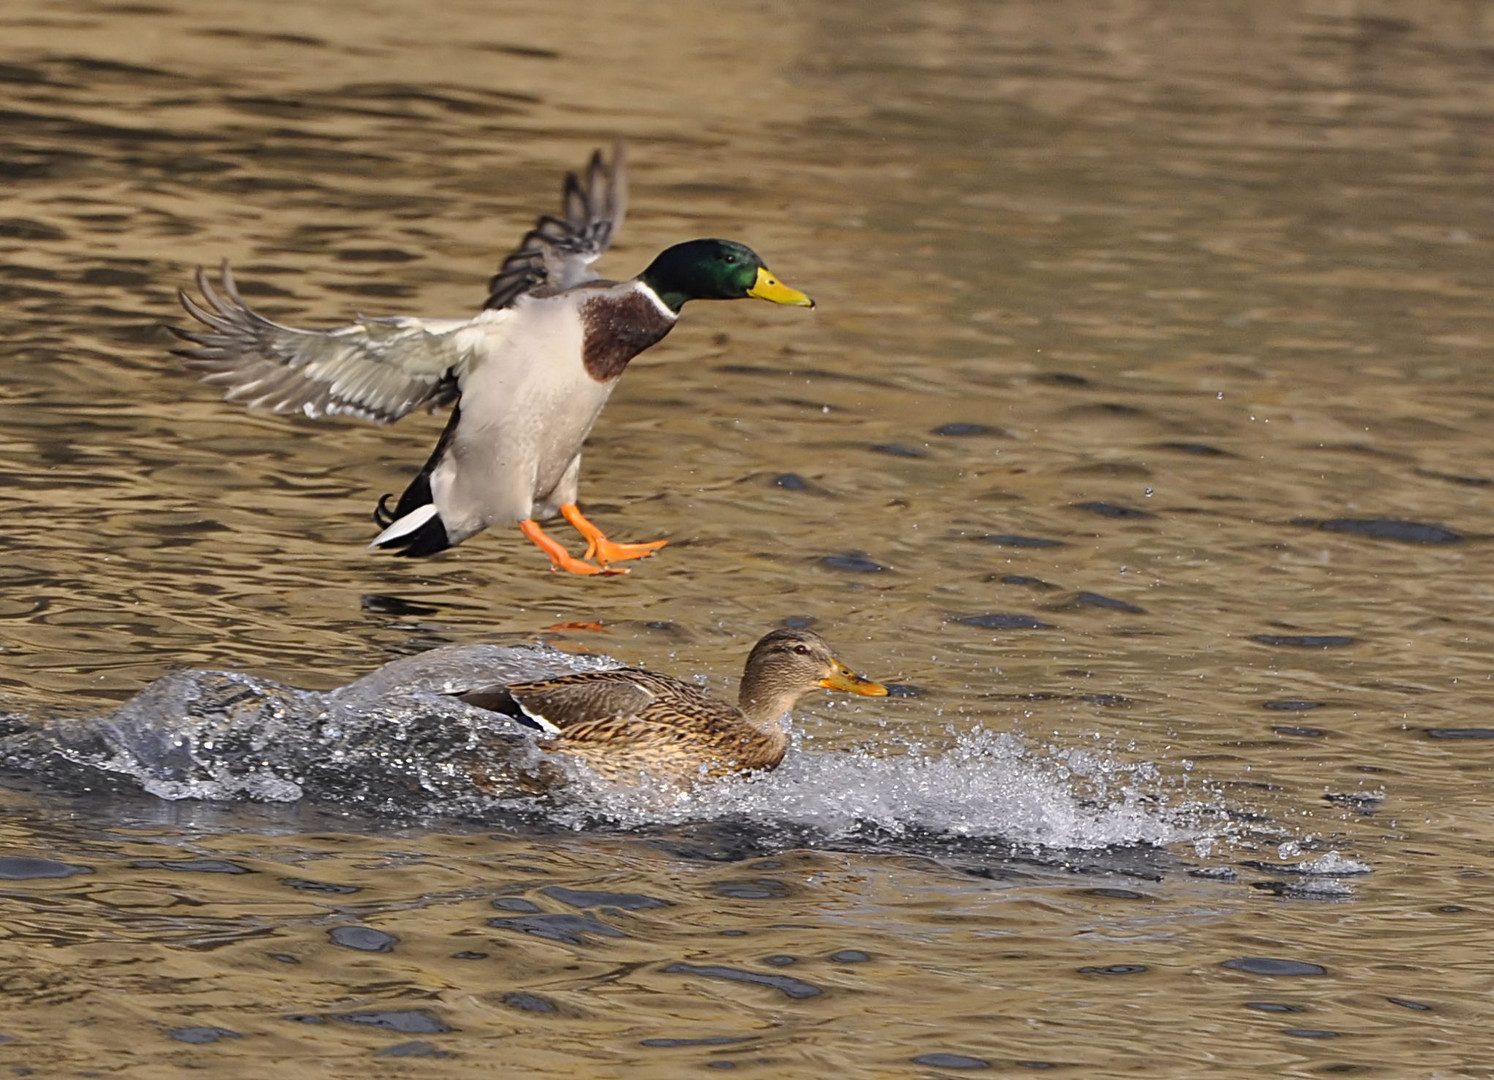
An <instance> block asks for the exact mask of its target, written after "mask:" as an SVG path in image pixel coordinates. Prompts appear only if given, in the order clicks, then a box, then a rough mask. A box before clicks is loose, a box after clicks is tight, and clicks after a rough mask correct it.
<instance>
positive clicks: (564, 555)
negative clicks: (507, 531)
mask: <svg viewBox="0 0 1494 1080" xmlns="http://www.w3.org/2000/svg"><path fill="white" fill-rule="evenodd" d="M519 531H520V532H521V533H523V534H524V535H525V537H527V538H528V539H529V540H530V542H532V543H533V544H534V545H535V546H536V547H538V548H539V549H540V550H541V551H543V552H544V553H545V554H546V555H548V556H550V572H551V573H560V572H562V571H563V572H565V573H567V574H584V575H587V576H591V575H597V574H601V575H605V576H607V577H615V576H616V575H618V574H626V573H627V570H625V569H614V568H613V567H610V566H607V565H605V564H604V565H601V566H598V565H596V564H594V563H589V562H587V561H586V560H585V559H578V558H576V557H575V556H574V555H572V554H571V553H570V552H569V551H567V550H566V549H565V548H564V547H562V546H561V545H560V543H559V542H558V541H556V540H555V539H553V538H552V537H550V536H547V535H546V534H545V531H544V530H543V529H541V528H540V527H539V523H538V522H536V521H534V520H532V519H526V520H524V521H521V522H519ZM588 554H590V552H588Z"/></svg>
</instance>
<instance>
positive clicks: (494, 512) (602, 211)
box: [170, 143, 814, 574]
mask: <svg viewBox="0 0 1494 1080" xmlns="http://www.w3.org/2000/svg"><path fill="white" fill-rule="evenodd" d="M626 202H627V163H626V161H625V159H624V154H623V147H622V144H621V143H619V144H618V145H617V147H616V148H615V149H614V151H613V156H612V161H611V163H610V165H609V164H607V163H606V162H604V161H603V158H602V155H601V152H600V151H598V152H597V153H595V154H593V155H592V158H591V163H590V165H589V167H588V168H587V169H586V175H585V178H584V179H581V178H578V177H577V176H576V175H575V174H574V173H570V174H567V176H566V178H565V187H564V200H563V206H562V214H561V216H559V217H552V216H550V215H546V216H544V217H541V218H540V219H539V221H538V223H537V224H536V225H535V227H534V228H533V229H531V230H530V231H529V232H528V233H527V234H525V236H524V239H523V242H522V243H521V244H520V245H519V247H518V248H517V249H516V250H515V251H514V252H513V253H512V254H511V255H509V256H508V258H506V259H505V260H504V261H503V264H502V266H501V267H500V268H499V270H498V273H497V274H496V275H495V276H494V277H493V279H492V281H491V282H490V283H489V286H488V289H489V295H488V299H487V303H486V304H485V305H484V306H483V310H482V311H481V312H480V313H479V314H478V315H476V316H474V317H472V318H469V319H420V318H413V317H410V316H395V317H392V318H363V317H360V318H359V319H358V320H357V321H356V322H354V323H353V324H352V325H350V326H341V327H337V328H335V329H332V330H297V329H294V328H293V327H289V326H282V325H280V324H278V323H275V322H271V321H270V320H269V319H266V318H265V317H264V316H262V315H260V314H259V313H258V312H256V311H254V310H253V309H252V308H250V307H249V305H248V304H246V303H245V302H244V300H243V297H241V296H240V295H239V292H238V289H237V288H236V287H235V285H234V280H233V274H232V272H231V271H230V270H229V267H228V263H227V262H224V264H223V267H222V272H221V279H220V284H219V285H218V286H216V287H215V286H214V285H213V283H212V282H210V281H209V280H208V277H207V275H206V274H205V273H204V272H203V271H202V270H201V269H199V270H198V271H197V287H198V289H199V290H200V292H201V294H202V299H201V300H198V299H196V298H194V297H192V296H191V295H189V294H188V293H187V292H185V291H182V292H180V293H179V296H180V299H181V303H182V307H184V308H185V309H186V310H187V313H188V314H189V315H191V316H192V317H193V318H194V319H196V320H197V322H199V323H201V324H202V325H201V327H193V328H191V329H180V328H177V327H171V328H170V329H171V331H172V333H174V334H175V335H176V336H177V337H178V338H180V339H182V340H183V341H185V342H187V343H188V344H187V345H186V346H184V347H182V348H179V349H177V350H176V353H177V355H179V356H182V357H185V358H186V360H187V365H188V367H190V368H193V369H195V370H197V371H201V372H204V373H205V374H204V375H203V382H206V383H210V384H213V385H216V386H221V387H224V388H225V393H224V398H225V400H228V401H238V402H243V403H244V404H246V405H249V406H251V407H262V408H269V409H272V410H273V411H275V412H277V413H300V414H302V415H304V416H308V417H312V418H320V417H324V416H354V417H358V418H359V419H363V420H372V421H374V422H376V423H384V424H387V423H392V422H393V421H395V420H398V419H399V418H400V417H402V416H404V415H405V414H406V413H409V412H411V411H413V410H414V409H416V408H419V407H421V406H427V407H429V408H431V409H435V408H438V407H440V406H442V405H446V404H450V405H451V406H452V410H451V418H450V420H449V421H448V422H447V424H446V430H445V431H443V432H442V434H441V438H440V441H438V442H437V443H436V448H435V450H434V451H433V452H432V453H431V456H430V460H428V461H427V462H426V463H425V467H424V468H423V469H421V470H420V473H419V475H417V476H416V477H415V479H414V480H412V481H411V482H410V485H409V486H408V487H407V488H405V491H404V494H403V495H401V496H400V497H399V501H398V502H397V503H395V505H394V507H393V509H390V508H389V506H388V499H389V496H388V495H385V496H384V497H383V498H382V499H380V500H379V505H378V508H377V509H376V510H375V511H374V519H375V520H376V521H377V522H378V523H379V525H380V526H382V527H383V531H382V532H380V533H379V535H378V536H376V537H374V540H373V543H372V544H370V545H369V546H370V547H371V548H384V549H387V550H390V551H392V552H394V553H395V554H398V555H406V556H424V555H434V554H435V553H436V552H438V551H444V550H445V549H446V548H449V547H453V546H455V545H457V544H460V543H461V542H462V541H463V540H466V539H468V538H469V537H472V536H476V535H477V534H478V533H480V532H482V531H483V530H484V529H486V528H488V527H489V526H492V525H503V526H509V525H517V526H518V527H519V531H520V532H521V533H522V534H523V535H524V536H525V537H527V538H528V539H529V540H531V541H532V542H533V543H535V544H536V545H538V546H539V548H540V549H541V550H542V551H544V552H545V554H546V555H548V556H550V561H551V567H552V569H554V570H564V571H567V572H569V573H572V574H617V573H625V572H626V570H625V568H621V567H617V566H614V565H613V564H615V563H619V562H623V561H626V560H628V559H638V558H644V557H646V556H649V555H652V554H653V553H654V552H655V551H657V550H658V549H659V548H661V547H663V546H664V545H665V544H666V543H668V541H667V540H654V541H651V542H648V543H637V544H623V543H616V542H614V541H612V540H609V539H608V538H607V537H606V536H605V535H604V534H603V533H602V530H601V529H599V528H598V527H597V526H596V525H593V524H592V523H591V522H590V521H588V520H587V519H586V517H584V516H583V515H582V513H581V510H580V508H579V507H578V506H577V505H576V494H577V486H578V481H579V477H580V472H581V447H582V444H583V443H584V442H585V441H586V436H587V435H588V434H589V433H590V431H591V428H592V425H593V424H595V423H596V420H597V416H598V415H599V414H600V413H601V411H602V406H603V405H605V404H606V403H607V398H608V396H609V395H610V394H611V393H612V389H613V387H615V386H616V385H617V381H618V379H619V378H621V376H622V373H623V372H624V371H625V370H626V369H627V366H628V362H629V361H630V360H632V359H633V357H635V356H637V355H638V354H639V353H641V352H642V351H643V350H644V349H647V348H648V347H649V346H651V345H654V344H656V343H657V342H658V341H660V340H661V339H662V338H663V337H664V336H665V335H666V334H668V333H669V331H670V330H671V329H673V328H674V324H675V322H676V321H677V320H678V319H679V316H680V309H681V308H683V307H684V306H685V304H686V303H688V302H689V301H691V300H738V299H745V298H747V297H756V298H758V299H760V300H770V301H772V302H773V303H776V304H788V305H792V306H795V307H810V308H812V307H814V301H812V300H811V299H810V298H809V297H808V296H806V295H804V294H803V293H802V292H799V291H798V290H797V289H791V288H789V287H788V286H787V285H784V284H783V283H782V282H780V281H779V280H778V279H777V277H775V276H774V275H773V274H772V273H771V272H770V271H769V270H768V268H767V267H766V266H764V265H763V261H762V259H760V258H759V257H758V256H757V253H756V252H754V251H753V250H752V249H751V248H749V247H747V246H746V245H744V244H739V243H736V242H735V241H732V240H690V241H687V242H686V243H683V244H676V245H674V246H673V247H671V248H667V249H665V250H664V251H663V252H662V253H660V255H659V256H658V257H657V258H655V259H654V261H653V262H652V263H650V264H649V266H648V268H647V269H645V270H644V271H643V272H642V273H641V274H639V275H638V276H637V277H635V278H633V279H631V280H629V281H607V280H605V279H603V278H601V277H600V276H598V275H597V274H596V273H595V272H594V271H593V270H592V263H594V262H596V260H597V259H598V258H599V257H600V256H601V254H602V253H603V252H604V251H606V250H607V247H608V245H609V244H610V243H611V240H612V237H613V235H614V234H615V233H616V232H617V230H618V228H619V227H620V226H621V225H622V221H623V212H624V209H625V206H626ZM557 514H558V515H559V516H560V517H563V518H564V519H565V520H566V521H567V522H568V523H569V524H570V525H571V526H572V527H574V528H575V529H576V531H577V532H579V533H580V534H581V536H582V537H583V538H584V539H585V540H586V553H585V554H584V555H582V556H581V558H579V559H578V558H576V557H575V556H573V555H571V554H570V552H568V551H567V550H566V548H565V547H564V545H562V544H561V543H560V542H559V541H557V540H555V539H554V538H553V537H551V536H549V535H548V534H547V533H545V531H544V530H543V529H542V528H541V527H540V524H539V523H540V521H541V520H543V519H548V518H553V517H555V516H556V515H557Z"/></svg>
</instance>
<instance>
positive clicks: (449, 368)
mask: <svg viewBox="0 0 1494 1080" xmlns="http://www.w3.org/2000/svg"><path fill="white" fill-rule="evenodd" d="M219 287H220V288H221V289H222V292H221V293H220V292H219V291H218V289H217V288H214V286H213V284H212V282H211V281H209V279H208V276H207V274H206V273H205V272H204V271H203V270H201V269H198V271H197V288H198V291H199V292H200V293H201V294H202V299H201V301H199V300H198V299H196V298H195V297H193V296H191V295H189V294H188V293H187V292H185V291H182V292H180V293H179V294H178V295H179V297H180V299H181V304H182V307H183V308H184V309H185V310H186V312H187V314H188V315H190V316H192V318H194V319H196V320H197V321H198V322H199V323H201V324H202V328H201V329H199V328H195V327H194V328H192V329H188V330H184V329H181V328H179V327H174V326H173V327H169V329H170V330H171V332H172V333H173V334H175V335H176V336H177V337H178V338H180V339H181V340H183V341H186V342H189V343H190V347H186V348H181V349H177V350H176V354H177V355H178V356H182V357H185V358H186V360H187V366H188V367H189V368H192V369H193V370H195V371H199V372H201V373H202V381H203V382H205V383H208V384H210V385H213V386H219V387H223V388H225V393H224V395H223V396H224V398H225V399H226V400H228V401H237V402H242V403H244V404H246V405H249V406H251V407H254V408H266V409H272V410H273V411H275V412H277V413H301V414H303V415H305V416H310V417H313V418H316V417H322V416H356V417H358V418H360V419H363V420H373V421H376V422H378V423H385V424H387V423H390V422H391V421H394V420H398V419H399V418H400V417H401V416H404V415H405V414H406V413H408V412H410V411H412V410H413V409H416V408H419V407H420V406H421V405H429V406H431V407H432V408H435V407H437V406H440V405H445V404H449V403H450V402H452V401H455V400H456V398H457V392H458V385H457V384H458V380H459V378H460V377H461V375H462V373H463V371H464V370H465V364H466V361H467V360H468V359H469V357H470V356H471V355H472V353H473V350H474V349H475V348H476V347H477V346H478V343H479V342H480V341H481V340H482V339H483V337H484V329H483V324H485V323H491V322H493V321H495V314H496V313H493V312H486V313H484V314H482V315H479V316H477V317H476V318H475V319H467V320H456V319H443V320H430V321H425V320H420V319H413V318H408V317H398V318H392V319H360V320H359V321H358V322H357V323H355V324H353V325H351V326H340V327H337V328H336V329H333V330H297V329H296V328H294V327H290V326H282V325H281V324H279V323H276V322H272V321H270V320H269V319H267V318H265V317H264V316H263V315H261V314H259V313H258V312H257V311H255V310H254V309H253V308H251V307H250V306H249V305H248V304H246V303H245V302H244V298H243V297H242V296H240V295H239V291H238V288H237V287H236V286H235V284H234V280H233V272H232V271H231V270H230V269H229V266H228V263H227V262H226V261H225V262H224V263H223V268H222V271H221V285H220V286H219Z"/></svg>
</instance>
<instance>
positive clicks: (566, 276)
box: [483, 141, 628, 308]
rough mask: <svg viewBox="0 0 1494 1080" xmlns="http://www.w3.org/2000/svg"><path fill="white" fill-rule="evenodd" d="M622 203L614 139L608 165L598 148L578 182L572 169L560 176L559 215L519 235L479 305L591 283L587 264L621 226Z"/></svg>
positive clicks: (622, 163) (623, 160)
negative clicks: (517, 244)
mask: <svg viewBox="0 0 1494 1080" xmlns="http://www.w3.org/2000/svg"><path fill="white" fill-rule="evenodd" d="M627 204H628V163H627V156H626V153H625V152H624V149H623V144H622V142H621V141H618V142H617V143H615V144H614V145H613V148H612V164H611V165H610V166H609V165H608V164H607V163H606V162H604V161H603V160H602V152H601V151H600V150H598V151H596V152H595V153H593V154H592V155H591V162H590V163H589V164H588V165H587V168H586V178H585V179H584V180H582V179H581V178H579V177H578V176H577V175H576V174H575V173H567V174H566V177H565V187H564V189H563V191H562V195H561V213H562V214H563V215H564V217H553V216H551V215H549V214H546V215H545V216H543V217H541V218H540V219H539V220H538V221H537V222H536V223H535V226H534V228H532V229H530V230H529V232H527V233H525V234H524V239H523V240H522V241H520V243H519V246H518V247H517V248H516V249H515V250H514V251H513V252H512V253H511V254H510V255H509V256H508V257H507V258H506V259H504V260H503V265H502V266H501V267H499V269H498V273H497V274H495V275H494V276H493V279H492V281H490V282H488V299H487V303H485V304H484V305H483V306H484V307H486V308H506V307H508V306H509V305H510V304H512V303H513V302H514V301H515V300H516V299H518V298H519V297H520V296H523V295H524V294H525V293H529V292H533V291H534V290H536V289H539V288H541V287H543V288H546V289H550V290H553V291H559V290H563V289H569V288H571V287H572V286H575V285H579V284H581V283H582V282H584V281H595V280H596V279H597V276H598V275H597V274H596V272H595V271H593V270H592V269H591V264H592V263H594V262H596V261H597V259H599V258H601V255H602V252H604V251H606V250H607V247H608V245H610V244H611V243H612V238H613V237H614V236H615V235H617V231H618V230H619V229H621V228H622V223H623V216H624V214H625V213H626V212H627Z"/></svg>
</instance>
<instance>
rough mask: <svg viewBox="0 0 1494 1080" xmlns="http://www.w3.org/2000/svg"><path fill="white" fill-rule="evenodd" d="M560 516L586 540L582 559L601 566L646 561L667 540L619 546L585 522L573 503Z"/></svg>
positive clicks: (563, 508) (562, 508)
mask: <svg viewBox="0 0 1494 1080" xmlns="http://www.w3.org/2000/svg"><path fill="white" fill-rule="evenodd" d="M560 514H561V516H562V517H563V518H565V519H566V521H568V522H570V524H571V527H572V528H573V529H575V530H576V531H577V532H578V533H580V534H581V535H582V536H583V537H585V538H586V555H585V556H584V558H588V559H591V558H595V559H596V561H597V562H598V563H600V564H601V565H602V566H607V565H609V564H610V563H615V562H626V561H627V560H629V559H647V558H649V557H650V556H652V555H653V553H654V552H656V551H658V550H659V549H660V548H661V547H663V546H664V545H665V544H667V543H669V541H668V540H648V541H645V542H643V543H639V544H620V543H617V542H616V541H613V540H608V539H607V537H606V536H605V535H604V534H603V533H602V530H601V529H599V528H597V527H596V526H595V525H593V524H592V523H591V522H590V521H587V520H586V517H585V515H583V514H582V513H581V508H580V507H578V506H577V505H576V504H575V503H566V504H565V505H564V506H562V507H561V508H560Z"/></svg>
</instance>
